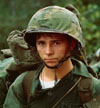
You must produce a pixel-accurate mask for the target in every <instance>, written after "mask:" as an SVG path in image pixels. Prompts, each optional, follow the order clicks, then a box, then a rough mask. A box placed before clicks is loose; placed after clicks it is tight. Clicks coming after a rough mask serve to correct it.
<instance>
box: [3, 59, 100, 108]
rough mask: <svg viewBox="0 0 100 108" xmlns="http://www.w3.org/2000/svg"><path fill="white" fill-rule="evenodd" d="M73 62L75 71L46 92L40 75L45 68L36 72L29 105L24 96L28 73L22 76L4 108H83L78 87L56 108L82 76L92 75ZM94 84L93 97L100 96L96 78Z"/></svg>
mask: <svg viewBox="0 0 100 108" xmlns="http://www.w3.org/2000/svg"><path fill="white" fill-rule="evenodd" d="M72 62H73V64H74V66H75V67H74V69H73V70H72V71H71V72H70V73H69V74H68V75H67V76H65V77H64V78H63V79H61V80H60V81H59V82H58V83H57V85H56V86H55V87H53V88H50V89H44V90H43V89H41V85H40V81H39V74H40V72H41V69H42V68H43V66H40V67H39V68H38V69H37V70H36V71H35V72H34V76H33V81H32V88H31V92H30V101H29V102H28V103H27V104H26V102H27V100H26V98H25V94H24V93H25V92H24V89H25V88H23V81H24V78H25V76H26V75H27V72H26V73H23V74H22V75H20V76H19V77H18V78H17V80H16V81H15V82H14V83H13V84H12V85H11V87H10V90H9V92H8V95H7V98H6V101H5V104H4V108H13V107H14V108H24V107H25V108H83V104H82V101H81V98H80V96H79V93H78V87H77V86H76V87H74V88H73V89H72V90H71V91H70V92H69V93H68V94H67V95H66V96H65V97H64V99H63V100H62V101H61V102H60V103H59V104H57V106H56V107H54V105H55V104H56V103H57V101H58V100H59V99H60V98H61V97H63V96H64V94H65V93H66V92H67V91H69V90H70V89H71V88H72V87H73V85H74V84H75V83H76V82H77V80H78V78H79V77H80V76H82V77H86V78H90V74H89V73H88V70H87V68H86V66H85V65H84V64H83V63H82V62H80V61H77V60H72ZM93 83H94V85H93V88H92V96H95V95H99V94H100V86H99V85H100V81H99V80H97V79H95V78H94V79H93Z"/></svg>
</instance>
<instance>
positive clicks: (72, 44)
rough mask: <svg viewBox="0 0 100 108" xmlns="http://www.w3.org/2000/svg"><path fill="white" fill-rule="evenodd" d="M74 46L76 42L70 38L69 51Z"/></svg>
mask: <svg viewBox="0 0 100 108" xmlns="http://www.w3.org/2000/svg"><path fill="white" fill-rule="evenodd" d="M76 44H77V42H76V40H75V39H73V38H72V39H71V40H70V51H72V50H73V49H74V48H75V46H76Z"/></svg>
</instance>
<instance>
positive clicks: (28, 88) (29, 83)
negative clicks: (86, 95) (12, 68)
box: [23, 71, 35, 103]
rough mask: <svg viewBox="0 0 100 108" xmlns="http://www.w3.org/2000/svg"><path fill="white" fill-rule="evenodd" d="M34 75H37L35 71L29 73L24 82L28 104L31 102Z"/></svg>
mask: <svg viewBox="0 0 100 108" xmlns="http://www.w3.org/2000/svg"><path fill="white" fill-rule="evenodd" d="M34 73H35V71H29V72H28V73H27V74H26V76H25V78H24V80H23V88H24V92H25V95H26V98H27V103H28V102H29V100H30V94H31V88H32V82H33V76H34Z"/></svg>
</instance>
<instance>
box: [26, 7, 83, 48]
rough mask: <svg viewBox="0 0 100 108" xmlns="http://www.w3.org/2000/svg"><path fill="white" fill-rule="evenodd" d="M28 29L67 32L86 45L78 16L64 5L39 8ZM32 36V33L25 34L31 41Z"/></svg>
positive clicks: (41, 31)
mask: <svg viewBox="0 0 100 108" xmlns="http://www.w3.org/2000/svg"><path fill="white" fill-rule="evenodd" d="M48 13H49V14H48ZM31 30H32V31H31ZM27 31H29V33H61V34H66V35H69V36H71V37H73V38H74V39H76V40H77V41H78V42H79V43H81V46H82V47H83V46H84V42H83V40H82V31H81V27H80V23H79V21H78V18H77V16H76V15H75V14H74V13H73V12H71V11H69V10H68V9H65V8H62V7H58V6H49V7H46V8H43V9H41V10H39V11H38V12H37V13H35V15H33V17H32V18H31V20H30V22H29V24H28V28H27ZM26 35H28V34H26ZM30 37H31V35H29V36H25V40H26V41H28V42H29V43H30V42H31V41H30ZM30 44H32V43H30Z"/></svg>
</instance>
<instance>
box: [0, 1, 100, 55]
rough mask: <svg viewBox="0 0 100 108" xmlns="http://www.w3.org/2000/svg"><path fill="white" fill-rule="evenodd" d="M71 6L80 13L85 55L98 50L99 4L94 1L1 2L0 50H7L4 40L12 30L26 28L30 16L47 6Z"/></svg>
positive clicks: (99, 39) (99, 37)
mask: <svg viewBox="0 0 100 108" xmlns="http://www.w3.org/2000/svg"><path fill="white" fill-rule="evenodd" d="M67 4H73V5H74V6H75V7H76V8H77V9H78V10H79V12H80V21H81V25H82V30H83V36H84V39H85V42H86V51H87V54H91V53H94V52H95V51H96V50H97V49H98V48H100V2H99V1H95V2H94V0H8V1H7V0H1V1H0V13H1V14H0V49H4V48H8V44H7V42H6V39H7V37H8V35H9V33H10V32H11V31H12V30H15V29H18V30H23V29H26V28H27V24H28V21H29V20H30V18H31V16H32V15H33V14H34V13H35V12H36V11H37V10H38V9H40V8H43V7H45V6H48V5H59V6H63V7H65V6H66V5H67Z"/></svg>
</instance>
